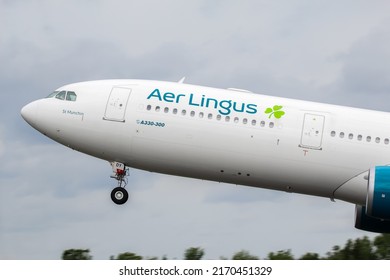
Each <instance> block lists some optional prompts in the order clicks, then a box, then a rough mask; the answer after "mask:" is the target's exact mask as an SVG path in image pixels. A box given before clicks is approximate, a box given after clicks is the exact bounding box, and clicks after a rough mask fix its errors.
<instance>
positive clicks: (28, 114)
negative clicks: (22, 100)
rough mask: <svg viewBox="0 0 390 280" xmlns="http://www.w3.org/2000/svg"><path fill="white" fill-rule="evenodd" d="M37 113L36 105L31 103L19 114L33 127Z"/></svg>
mask: <svg viewBox="0 0 390 280" xmlns="http://www.w3.org/2000/svg"><path fill="white" fill-rule="evenodd" d="M37 111H38V109H37V103H36V102H31V103H29V104H27V105H26V106H24V107H23V108H22V110H21V111H20V114H21V115H22V117H23V119H24V120H25V121H26V122H27V123H28V124H30V125H31V126H34V124H35V121H36V117H37Z"/></svg>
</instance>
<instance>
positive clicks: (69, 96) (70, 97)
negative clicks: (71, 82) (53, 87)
mask: <svg viewBox="0 0 390 280" xmlns="http://www.w3.org/2000/svg"><path fill="white" fill-rule="evenodd" d="M53 97H55V98H57V99H60V100H67V101H76V99H77V95H76V93H75V92H74V91H65V90H62V91H58V90H57V91H54V92H52V93H50V94H49V96H48V97H46V98H53Z"/></svg>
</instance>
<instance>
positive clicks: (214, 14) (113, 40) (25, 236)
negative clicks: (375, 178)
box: [0, 0, 390, 259]
mask: <svg viewBox="0 0 390 280" xmlns="http://www.w3.org/2000/svg"><path fill="white" fill-rule="evenodd" d="M389 11H390V4H389V1H385V0H384V1H379V0H378V1H356V0H342V1H313V0H297V1H289V0H285V1H265V0H264V1H261V0H256V1H247V0H240V1H228V0H224V1H219V0H215V1H211V0H198V1H173V0H172V1H157V0H156V1H151V0H149V1H145V0H142V1H116V0H114V1H112V0H107V1H106V0H100V1H99V0H97V1H92V0H89V1H87V0H85V1H76V0H66V1H65V0H64V1H49V0H47V1H43V0H42V1H24V0H0V97H1V103H0V104H1V105H0V106H1V110H0V157H1V163H0V259H59V258H60V257H61V253H62V252H63V250H65V249H69V248H89V249H90V250H91V254H92V255H93V257H94V259H108V258H109V257H110V256H111V255H117V254H119V253H122V252H126V251H130V252H134V253H137V254H139V255H142V256H149V257H152V256H156V257H160V258H161V257H162V256H163V255H166V256H167V257H168V258H179V259H180V258H182V257H183V253H184V250H185V249H187V248H189V247H198V246H199V247H202V248H204V249H205V252H206V254H205V258H206V259H218V258H219V257H220V256H224V257H231V256H232V255H233V254H234V253H235V252H237V251H240V250H242V249H245V250H249V251H250V252H251V253H252V254H254V255H257V256H259V257H261V258H265V257H266V256H267V253H269V252H271V251H278V250H286V249H291V250H292V253H293V254H294V255H295V257H300V256H301V255H302V254H304V253H306V252H309V251H311V252H317V253H319V254H321V255H324V254H325V253H326V252H327V251H330V250H331V249H332V247H333V245H344V244H345V242H346V241H347V239H349V238H353V239H355V238H357V237H362V236H364V235H367V236H369V237H374V236H376V235H375V234H370V233H367V232H363V231H359V230H356V229H354V226H353V225H354V205H352V204H348V203H345V202H342V201H337V202H336V203H334V202H331V201H330V200H328V199H324V198H316V197H310V196H304V195H297V194H287V193H283V192H274V191H268V190H263V189H255V188H250V187H240V186H234V185H228V184H220V183H213V182H207V181H200V180H193V179H186V178H179V177H172V176H166V175H159V174H152V173H148V172H144V171H139V170H131V176H130V178H129V181H130V184H129V187H128V190H129V191H130V196H131V197H130V200H129V202H128V203H127V204H126V205H124V206H116V205H114V204H113V203H112V201H111V200H110V197H109V194H110V192H111V189H112V188H113V187H114V186H115V183H116V182H115V181H114V180H112V179H110V178H109V176H110V175H111V167H110V165H109V164H108V163H107V162H104V161H102V160H99V159H95V158H92V157H89V156H86V155H84V154H81V153H78V152H75V151H72V150H70V149H67V148H66V147H64V146H61V145H59V144H57V143H54V142H53V141H51V140H50V139H47V138H45V137H44V136H43V135H41V134H39V133H38V132H36V131H35V130H34V129H32V128H31V127H30V126H29V125H28V124H27V123H25V122H24V121H23V119H22V118H21V117H20V109H21V108H22V106H23V105H25V104H27V103H29V102H31V101H33V100H35V99H38V98H42V97H45V96H47V95H48V94H49V93H50V92H51V91H53V90H54V89H56V88H58V87H60V86H62V85H64V84H68V83H73V82H78V81H84V80H93V79H106V78H142V79H156V80H168V81H178V80H179V79H180V78H181V77H182V76H186V77H187V79H186V82H188V83H192V84H199V85H206V86H213V87H220V88H228V87H236V88H243V89H248V90H251V91H253V92H257V93H265V94H269V95H277V96H282V97H289V98H297V99H307V100H312V101H319V102H326V103H334V104H340V105H348V106H356V107H363V108H370V109H377V110H384V111H387V110H388V106H389V105H388V104H390V95H389V93H390V14H389ZM280 172H283V171H282V170H281V171H280Z"/></svg>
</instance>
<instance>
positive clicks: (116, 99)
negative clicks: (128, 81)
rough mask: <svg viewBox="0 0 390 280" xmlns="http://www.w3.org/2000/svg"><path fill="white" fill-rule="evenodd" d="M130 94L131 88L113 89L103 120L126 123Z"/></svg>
mask: <svg viewBox="0 0 390 280" xmlns="http://www.w3.org/2000/svg"><path fill="white" fill-rule="evenodd" d="M130 93H131V89H129V88H123V87H113V88H112V90H111V93H110V96H109V97H108V101H107V105H106V111H105V113H104V117H103V119H105V120H107V121H116V122H125V114H126V108H127V102H128V101H129V97H130Z"/></svg>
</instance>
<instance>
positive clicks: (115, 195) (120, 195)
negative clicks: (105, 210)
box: [111, 187, 129, 205]
mask: <svg viewBox="0 0 390 280" xmlns="http://www.w3.org/2000/svg"><path fill="white" fill-rule="evenodd" d="M111 199H112V201H113V202H114V203H115V204H118V205H122V204H125V203H126V202H127V200H128V199H129V193H128V192H127V191H126V189H125V188H122V187H116V188H115V189H113V190H112V192H111Z"/></svg>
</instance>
